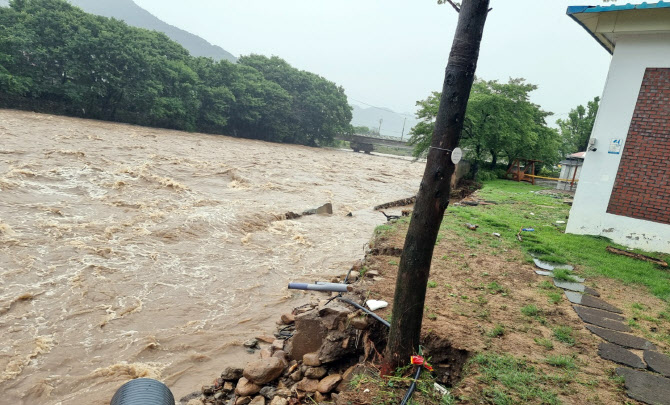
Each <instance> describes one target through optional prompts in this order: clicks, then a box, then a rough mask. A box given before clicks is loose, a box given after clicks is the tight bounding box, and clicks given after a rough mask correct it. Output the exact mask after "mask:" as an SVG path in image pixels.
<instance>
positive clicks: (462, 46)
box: [381, 0, 489, 375]
mask: <svg viewBox="0 0 670 405" xmlns="http://www.w3.org/2000/svg"><path fill="white" fill-rule="evenodd" d="M488 7H489V0H465V1H463V4H462V6H461V10H460V13H459V17H458V25H457V27H456V33H455V35H454V40H453V43H452V46H451V53H450V54H449V62H448V64H447V68H446V71H445V78H444V85H443V87H442V96H441V98H440V108H439V110H438V115H437V120H436V122H435V131H434V132H433V140H432V143H431V148H430V149H429V152H428V161H427V163H426V169H425V171H424V174H423V179H422V181H421V185H420V186H419V192H418V194H417V200H416V204H415V205H414V212H413V213H412V218H411V221H410V225H409V230H408V231H407V236H406V238H405V246H404V248H403V254H402V257H401V258H400V265H399V268H398V279H397V282H396V290H395V297H394V300H393V315H392V319H391V331H390V334H389V341H388V345H387V346H386V351H385V354H384V362H383V364H382V370H381V371H382V374H384V375H388V374H390V373H391V372H392V371H393V370H394V369H395V368H396V367H398V366H399V365H403V364H406V363H408V362H409V358H410V356H411V355H413V354H415V353H416V352H417V351H418V348H419V342H420V335H421V322H422V319H423V307H424V302H425V298H426V285H427V283H428V276H429V274H430V264H431V260H432V256H433V248H434V247H435V241H436V240H437V233H438V231H439V229H440V224H441V223H442V217H443V216H444V211H445V210H446V209H447V206H448V204H449V193H450V180H451V176H452V174H453V173H454V164H453V163H452V162H451V154H450V152H448V151H446V150H453V149H454V148H456V147H457V146H458V141H459V139H460V136H461V131H462V129H463V120H464V117H465V110H466V107H467V103H468V98H469V96H470V89H471V88H472V82H473V80H474V77H475V69H476V66H477V59H478V57H479V45H480V42H481V38H482V33H483V31H484V23H485V22H486V15H487V12H488Z"/></svg>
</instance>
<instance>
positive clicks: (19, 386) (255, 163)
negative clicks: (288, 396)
mask: <svg viewBox="0 0 670 405" xmlns="http://www.w3.org/2000/svg"><path fill="white" fill-rule="evenodd" d="M0 122H2V126H3V127H4V129H2V131H3V145H2V149H0V190H1V191H0V279H1V280H2V288H0V373H2V374H1V375H2V377H1V378H0V381H1V382H0V391H2V392H3V399H2V401H7V402H8V403H12V404H35V403H40V404H46V405H51V404H63V405H70V404H79V403H87V404H108V403H109V401H110V399H111V397H112V395H113V393H114V391H115V390H116V389H118V388H119V387H120V386H121V385H122V384H123V383H124V382H126V381H128V380H129V379H131V378H135V377H140V376H150V377H153V378H159V379H162V380H163V381H164V382H166V383H167V384H168V386H169V387H170V388H171V389H172V391H173V392H174V394H175V397H176V398H181V397H182V396H184V395H186V394H188V393H191V392H193V391H196V390H198V389H199V388H200V386H202V385H203V384H208V383H210V382H211V379H212V378H214V377H215V376H217V375H218V374H219V373H220V372H221V370H222V369H223V367H224V366H225V365H227V364H231V362H232V363H235V362H239V361H241V360H243V359H245V358H246V357H245V356H247V355H246V353H245V352H244V350H243V349H242V348H241V346H240V345H241V342H243V341H245V340H246V339H248V338H249V337H250V336H254V335H255V334H258V333H270V332H272V330H273V328H274V322H275V320H276V319H277V317H278V316H279V315H280V314H281V313H282V312H285V311H287V310H289V309H290V308H292V307H293V306H297V305H300V304H302V303H303V302H302V301H301V300H305V299H306V297H307V296H306V295H304V294H293V293H291V292H289V291H288V290H287V289H286V285H287V284H288V282H289V281H316V280H328V279H330V278H331V277H332V275H334V274H344V273H346V271H347V270H348V269H349V267H350V266H351V263H352V262H353V261H354V260H356V259H359V258H360V257H361V255H362V254H363V246H364V245H365V243H366V242H367V241H368V240H369V238H370V236H371V234H372V231H373V229H374V227H375V226H376V225H379V224H380V223H382V222H383V221H384V218H383V216H382V215H380V214H378V213H375V212H373V211H372V210H371V207H372V206H374V205H376V204H379V203H384V202H388V201H393V200H397V199H400V198H406V197H409V196H411V195H412V194H414V193H415V192H416V190H417V189H418V184H419V181H420V178H421V175H422V172H423V165H422V164H418V163H412V162H410V161H407V160H401V159H392V158H384V157H378V156H363V155H359V154H354V153H344V152H342V151H338V150H327V149H316V148H308V147H303V146H293V145H282V144H272V143H263V142H258V141H251V140H244V139H235V138H229V137H225V136H209V135H202V134H190V133H183V132H178V131H163V130H158V129H152V128H141V127H135V126H128V125H118V124H112V123H105V122H99V121H85V120H78V119H72V118H65V117H56V116H47V115H40V114H33V113H25V112H15V111H9V110H0ZM35 134H39V137H40V138H39V142H36V140H35ZM380 180H382V181H380ZM326 202H331V203H332V204H333V209H334V214H333V215H332V216H319V215H314V216H306V217H302V218H299V219H295V220H283V215H284V214H285V213H286V212H289V211H291V212H297V213H301V212H303V211H304V210H307V209H312V208H316V207H318V206H321V205H323V204H324V203H326ZM349 212H354V213H355V215H354V217H346V214H347V213H349ZM21 297H22V298H21ZM36 339H42V340H39V341H38V340H36Z"/></svg>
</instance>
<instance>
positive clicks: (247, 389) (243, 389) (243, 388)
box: [235, 377, 262, 397]
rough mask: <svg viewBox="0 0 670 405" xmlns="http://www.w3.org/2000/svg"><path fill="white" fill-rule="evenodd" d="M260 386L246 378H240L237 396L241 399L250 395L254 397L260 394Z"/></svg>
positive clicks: (236, 388) (236, 391) (236, 390)
mask: <svg viewBox="0 0 670 405" xmlns="http://www.w3.org/2000/svg"><path fill="white" fill-rule="evenodd" d="M261 388H262V387H261V386H260V385H256V384H254V383H252V382H251V381H249V380H247V379H246V378H245V377H242V378H240V379H239V380H238V381H237V387H235V394H237V395H239V396H241V397H247V396H249V395H254V394H257V393H258V392H260V390H261Z"/></svg>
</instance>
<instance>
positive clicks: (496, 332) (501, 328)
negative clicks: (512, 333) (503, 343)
mask: <svg viewBox="0 0 670 405" xmlns="http://www.w3.org/2000/svg"><path fill="white" fill-rule="evenodd" d="M504 334H505V325H502V324H496V326H494V327H493V329H491V330H490V331H488V332H486V336H488V337H492V338H494V337H498V336H502V335H504Z"/></svg>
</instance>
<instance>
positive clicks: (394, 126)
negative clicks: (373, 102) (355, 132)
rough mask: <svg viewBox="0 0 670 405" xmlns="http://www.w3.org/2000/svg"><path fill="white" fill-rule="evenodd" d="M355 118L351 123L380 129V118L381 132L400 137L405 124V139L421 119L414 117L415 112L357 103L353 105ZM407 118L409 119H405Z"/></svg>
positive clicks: (385, 134)
mask: <svg viewBox="0 0 670 405" xmlns="http://www.w3.org/2000/svg"><path fill="white" fill-rule="evenodd" d="M352 107H353V109H354V110H353V111H352V115H353V118H352V119H351V125H353V126H360V125H363V126H366V127H369V128H374V129H378V128H379V120H380V119H381V120H382V122H381V134H382V135H384V136H393V137H396V138H400V137H401V136H402V135H403V124H404V125H405V132H404V137H403V139H404V140H407V139H408V138H409V135H408V133H409V130H410V129H412V127H413V126H415V125H416V124H417V123H418V122H419V121H418V120H417V119H416V118H414V115H413V114H410V113H405V114H400V113H397V112H395V111H392V110H390V109H388V108H378V107H368V108H363V107H359V106H357V105H352ZM405 119H407V121H405Z"/></svg>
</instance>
